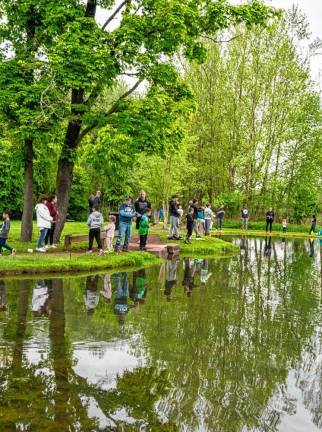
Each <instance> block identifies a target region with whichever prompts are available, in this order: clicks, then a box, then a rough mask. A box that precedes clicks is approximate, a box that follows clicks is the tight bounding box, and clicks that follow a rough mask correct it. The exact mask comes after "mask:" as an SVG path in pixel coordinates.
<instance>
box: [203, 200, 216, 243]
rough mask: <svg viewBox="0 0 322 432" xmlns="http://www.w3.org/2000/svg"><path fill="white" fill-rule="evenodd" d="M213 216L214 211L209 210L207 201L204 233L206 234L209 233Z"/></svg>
mask: <svg viewBox="0 0 322 432" xmlns="http://www.w3.org/2000/svg"><path fill="white" fill-rule="evenodd" d="M213 217H214V213H213V211H212V210H211V207H210V204H209V203H207V204H206V207H205V235H206V236H207V235H209V234H210V230H211V222H212V218H213Z"/></svg>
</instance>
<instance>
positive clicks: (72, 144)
mask: <svg viewBox="0 0 322 432" xmlns="http://www.w3.org/2000/svg"><path fill="white" fill-rule="evenodd" d="M75 3H76V4H77V5H81V4H82V3H81V2H77V1H75ZM99 6H100V7H101V8H103V10H104V11H110V16H109V17H108V18H107V19H106V21H105V23H104V25H103V26H101V27H100V26H99V25H98V24H97V22H96V21H95V17H96V13H97V8H98V7H99ZM274 14H275V13H274V12H273V10H272V9H270V8H267V7H264V6H263V5H262V4H261V3H260V2H258V1H253V2H251V3H250V4H247V5H241V6H232V5H230V4H229V3H228V2H226V1H216V0H214V1H210V2H209V1H204V0H198V1H191V0H184V1H182V0H181V1H178V0H167V1H164V0H157V1H155V0H154V1H151V0H138V1H130V0H125V1H124V2H122V3H118V4H115V2H114V1H110V0H87V2H86V4H85V5H84V6H83V14H82V16H77V17H75V19H74V21H73V22H71V23H70V25H69V26H68V28H67V29H66V31H64V32H62V34H61V35H60V36H59V38H58V40H57V42H56V44H55V47H53V49H52V51H51V53H50V55H49V59H50V67H51V69H52V73H53V75H54V77H55V82H56V83H57V85H58V86H59V87H60V88H62V89H64V91H65V93H66V94H67V93H69V94H70V103H69V119H68V125H67V130H66V136H65V140H64V144H63V147H62V152H61V156H60V160H59V164H58V172H57V195H58V198H59V200H58V210H59V218H58V221H57V228H56V236H57V238H59V236H60V234H61V232H62V229H63V226H64V222H65V219H66V215H67V211H68V204H69V198H70V191H71V187H72V179H73V169H74V165H75V158H76V154H77V148H78V147H79V144H80V142H81V140H82V139H83V138H84V137H85V136H86V135H87V134H88V133H90V132H91V131H92V130H93V129H95V128H98V127H101V126H105V125H106V124H109V125H110V126H111V127H115V125H114V122H115V118H116V117H120V116H119V114H120V112H122V111H123V112H124V104H123V101H124V100H125V99H126V98H128V96H129V95H131V94H132V93H133V92H135V91H136V90H137V89H138V87H139V86H140V84H141V83H143V82H146V83H147V84H148V85H149V84H150V85H153V86H155V85H157V86H159V87H161V88H162V89H163V90H164V91H166V92H167V93H168V95H170V96H172V97H173V99H174V100H176V99H177V100H180V99H181V98H182V88H183V87H182V85H181V86H178V80H177V74H178V72H177V71H176V70H175V69H174V68H173V67H170V62H171V59H172V58H173V56H174V55H175V54H176V53H178V52H179V51H181V52H182V53H183V55H184V56H185V57H186V58H187V59H196V60H198V61H202V60H203V58H204V53H205V49H204V46H203V44H202V40H201V39H202V36H203V35H204V34H208V35H215V34H216V33H217V32H218V31H219V30H221V29H224V28H227V27H229V26H231V25H236V24H237V23H239V22H245V23H246V24H249V25H250V24H252V23H254V22H255V23H264V22H266V20H267V19H268V18H269V17H271V16H273V15H274ZM114 19H117V20H118V22H119V25H118V26H117V28H115V29H114V30H112V29H111V27H110V24H111V22H112V20H114ZM122 75H128V76H131V77H132V78H133V83H132V84H131V85H129V89H128V90H127V91H125V93H124V94H122V95H121V96H120V97H119V98H118V99H116V100H115V102H114V103H113V104H112V105H111V106H110V107H109V108H108V109H107V110H106V111H103V112H102V111H97V110H96V108H97V102H98V101H99V99H100V96H101V94H102V93H103V92H104V91H106V89H111V90H112V89H113V86H114V85H115V83H116V82H117V80H118V79H119V77H121V76H122ZM183 96H185V92H184V94H183ZM124 118H126V114H124ZM116 124H117V125H118V124H119V122H118V121H116Z"/></svg>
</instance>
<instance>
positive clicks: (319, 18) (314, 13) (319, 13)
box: [239, 0, 322, 90]
mask: <svg viewBox="0 0 322 432" xmlns="http://www.w3.org/2000/svg"><path fill="white" fill-rule="evenodd" d="M239 1H241V0H239ZM264 1H265V3H266V4H268V5H271V6H275V7H278V8H283V9H290V8H291V7H292V6H293V5H295V6H299V8H300V9H301V11H302V12H303V13H304V14H305V15H306V16H307V20H308V22H309V25H310V31H311V32H312V41H313V40H314V39H316V38H320V39H322V0H264ZM321 54H322V53H321ZM311 71H312V78H313V79H314V80H315V81H316V82H317V84H318V87H319V90H322V55H319V56H316V57H314V58H313V59H312V61H311Z"/></svg>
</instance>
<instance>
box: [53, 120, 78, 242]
mask: <svg viewBox="0 0 322 432" xmlns="http://www.w3.org/2000/svg"><path fill="white" fill-rule="evenodd" d="M80 129H81V121H80V120H71V121H70V122H69V124H68V128H67V132H66V137H65V143H64V146H63V149H62V153H61V156H60V159H59V162H58V171H57V180H56V195H57V198H58V202H57V210H58V219H57V222H56V229H55V238H54V241H55V242H59V240H60V236H61V233H62V231H63V229H64V224H65V221H66V217H67V212H68V205H69V198H70V192H71V189H72V181H73V171H74V160H75V155H74V152H75V151H76V149H77V139H78V137H79V132H80Z"/></svg>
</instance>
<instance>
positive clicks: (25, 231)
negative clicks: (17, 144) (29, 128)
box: [20, 139, 33, 242]
mask: <svg viewBox="0 0 322 432" xmlns="http://www.w3.org/2000/svg"><path fill="white" fill-rule="evenodd" d="M32 198H33V142H32V140H31V139H26V140H25V183H24V203H23V213H22V221H21V233H20V239H21V241H22V242H29V241H31V240H32V215H33V201H32Z"/></svg>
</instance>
